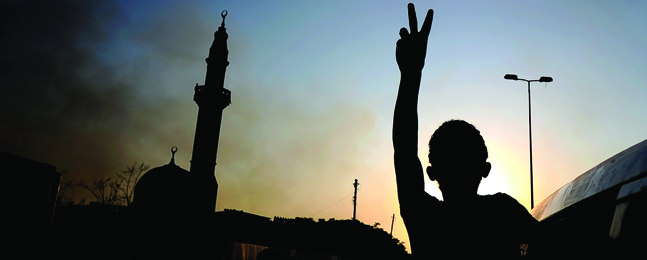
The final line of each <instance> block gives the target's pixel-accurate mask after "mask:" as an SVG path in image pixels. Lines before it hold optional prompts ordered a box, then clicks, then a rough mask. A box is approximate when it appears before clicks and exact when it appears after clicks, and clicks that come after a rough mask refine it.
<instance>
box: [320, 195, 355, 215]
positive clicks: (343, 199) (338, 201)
mask: <svg viewBox="0 0 647 260" xmlns="http://www.w3.org/2000/svg"><path fill="white" fill-rule="evenodd" d="M350 195H353V193H352V192H351V193H350V194H348V195H346V197H343V198H341V199H340V200H338V201H337V202H335V203H333V204H330V205H329V206H328V207H325V208H323V209H322V210H320V211H317V212H315V213H312V214H310V216H311V217H314V215H316V214H317V213H319V212H322V211H324V210H327V209H328V208H330V207H332V206H334V205H335V204H337V203H339V202H342V201H343V200H344V199H346V198H348V197H349V196H350Z"/></svg>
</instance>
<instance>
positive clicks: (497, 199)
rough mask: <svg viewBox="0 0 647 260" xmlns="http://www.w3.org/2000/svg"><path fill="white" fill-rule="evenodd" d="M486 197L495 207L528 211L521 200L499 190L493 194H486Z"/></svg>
mask: <svg viewBox="0 0 647 260" xmlns="http://www.w3.org/2000/svg"><path fill="white" fill-rule="evenodd" d="M484 197H486V198H487V201H488V204H490V205H492V206H494V207H498V208H500V209H507V210H523V211H526V212H527V210H526V208H525V207H524V206H523V205H521V203H519V201H517V200H516V199H515V198H513V197H512V196H510V195H508V194H506V193H502V192H498V193H496V194H492V195H485V196H484Z"/></svg>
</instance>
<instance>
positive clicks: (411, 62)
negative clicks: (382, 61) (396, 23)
mask: <svg viewBox="0 0 647 260" xmlns="http://www.w3.org/2000/svg"><path fill="white" fill-rule="evenodd" d="M407 7H408V11H409V29H410V30H411V31H407V28H404V27H402V29H400V40H398V42H397V47H396V50H395V57H396V60H397V62H398V66H399V67H400V72H402V73H406V72H419V71H422V68H423V67H424V66H425V56H426V55H427V39H428V38H429V32H430V31H431V22H432V21H433V20H434V10H432V9H429V11H427V16H426V17H425V21H424V22H423V23H422V28H420V31H418V18H417V17H416V9H415V7H414V6H413V4H412V3H410V4H409V5H408V6H407Z"/></svg>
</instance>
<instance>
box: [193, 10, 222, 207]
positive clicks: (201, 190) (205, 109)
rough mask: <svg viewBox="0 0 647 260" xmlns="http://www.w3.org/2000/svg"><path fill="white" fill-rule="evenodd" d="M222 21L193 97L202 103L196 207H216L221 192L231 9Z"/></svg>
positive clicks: (196, 157)
mask: <svg viewBox="0 0 647 260" xmlns="http://www.w3.org/2000/svg"><path fill="white" fill-rule="evenodd" d="M220 15H221V16H222V23H221V24H220V27H218V30H217V31H216V32H215V33H214V39H213V44H212V45H211V48H209V57H207V58H206V59H205V61H206V62H207V75H206V77H205V80H204V85H201V86H199V85H198V84H196V86H195V95H194V96H193V100H194V101H195V103H196V104H197V105H198V120H197V123H196V129H195V139H194V141H193V154H192V157H191V170H190V171H191V174H192V176H194V178H195V183H196V185H197V186H196V190H195V191H196V194H195V201H194V202H195V203H196V204H195V207H196V210H199V211H202V210H205V211H211V212H213V211H215V206H216V198H217V196H218V182H217V181H216V176H215V170H216V158H217V156H218V141H219V139H220V125H221V122H222V112H223V110H224V109H225V108H226V107H227V106H228V105H229V104H230V103H231V92H230V91H229V90H227V89H225V88H224V84H225V72H226V70H227V66H229V61H227V58H228V56H229V50H227V38H228V37H229V36H228V35H227V29H226V28H225V17H226V16H227V10H224V11H222V13H221V14H220Z"/></svg>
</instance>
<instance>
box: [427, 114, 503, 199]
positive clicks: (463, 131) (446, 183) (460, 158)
mask: <svg viewBox="0 0 647 260" xmlns="http://www.w3.org/2000/svg"><path fill="white" fill-rule="evenodd" d="M487 158H488V152H487V147H486V146H485V141H484V140H483V137H482V136H481V132H480V131H479V130H478V129H476V127H474V126H473V125H472V124H470V123H467V122H465V121H463V120H449V121H446V122H445V123H443V124H442V125H441V126H440V127H438V129H436V131H435V132H434V134H433V135H432V136H431V139H430V140H429V163H431V166H429V167H427V175H428V176H429V179H431V180H432V181H437V182H438V187H439V188H440V190H441V191H442V192H443V197H445V200H447V198H446V196H447V194H451V196H465V195H474V194H476V191H477V190H478V186H479V184H480V182H481V179H482V178H485V177H487V176H488V174H489V173H490V169H491V165H490V163H489V162H487V161H486V160H487Z"/></svg>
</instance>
